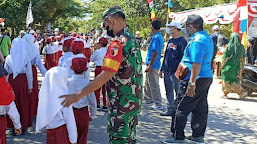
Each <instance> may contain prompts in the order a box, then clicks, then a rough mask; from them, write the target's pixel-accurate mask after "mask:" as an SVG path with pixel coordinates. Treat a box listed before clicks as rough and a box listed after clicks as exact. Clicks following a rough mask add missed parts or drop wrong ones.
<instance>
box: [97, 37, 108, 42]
mask: <svg viewBox="0 0 257 144" xmlns="http://www.w3.org/2000/svg"><path fill="white" fill-rule="evenodd" d="M98 43H101V44H107V43H108V41H107V39H106V38H105V37H101V38H100V39H99V40H98Z"/></svg>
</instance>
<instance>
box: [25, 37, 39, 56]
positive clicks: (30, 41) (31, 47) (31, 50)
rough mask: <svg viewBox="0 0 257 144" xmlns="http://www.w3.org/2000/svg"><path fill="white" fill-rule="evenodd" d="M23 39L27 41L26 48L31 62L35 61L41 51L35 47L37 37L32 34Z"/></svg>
mask: <svg viewBox="0 0 257 144" xmlns="http://www.w3.org/2000/svg"><path fill="white" fill-rule="evenodd" d="M23 39H24V40H25V41H26V43H25V44H26V48H27V52H28V55H29V59H30V61H31V60H33V59H34V58H35V57H36V56H37V55H38V54H39V50H38V48H37V46H36V45H35V43H34V41H35V37H34V36H33V35H31V34H26V35H25V36H24V37H23Z"/></svg>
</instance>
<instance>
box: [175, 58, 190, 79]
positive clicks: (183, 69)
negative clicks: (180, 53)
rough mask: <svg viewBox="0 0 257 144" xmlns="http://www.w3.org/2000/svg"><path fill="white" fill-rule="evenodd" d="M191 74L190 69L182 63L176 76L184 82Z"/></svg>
mask: <svg viewBox="0 0 257 144" xmlns="http://www.w3.org/2000/svg"><path fill="white" fill-rule="evenodd" d="M188 73H189V68H188V67H187V66H186V65H185V64H184V63H182V62H180V63H179V65H178V68H177V71H176V72H175V76H176V77H177V79H178V80H179V81H182V80H184V79H185V78H186V76H187V75H188Z"/></svg>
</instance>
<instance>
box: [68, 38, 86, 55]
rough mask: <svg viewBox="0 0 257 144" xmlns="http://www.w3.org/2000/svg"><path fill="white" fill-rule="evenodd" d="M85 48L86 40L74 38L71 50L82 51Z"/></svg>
mask: <svg viewBox="0 0 257 144" xmlns="http://www.w3.org/2000/svg"><path fill="white" fill-rule="evenodd" d="M83 50H84V42H83V41H81V40H74V41H73V42H72V43H71V52H76V53H82V52H83Z"/></svg>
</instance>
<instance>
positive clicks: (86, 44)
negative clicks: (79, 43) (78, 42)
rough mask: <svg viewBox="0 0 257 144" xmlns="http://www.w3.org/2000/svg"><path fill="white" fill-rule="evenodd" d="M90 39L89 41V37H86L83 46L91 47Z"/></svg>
mask: <svg viewBox="0 0 257 144" xmlns="http://www.w3.org/2000/svg"><path fill="white" fill-rule="evenodd" d="M90 41H91V39H90V38H88V40H87V41H86V40H85V41H84V45H85V46H84V48H91V43H90Z"/></svg>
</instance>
